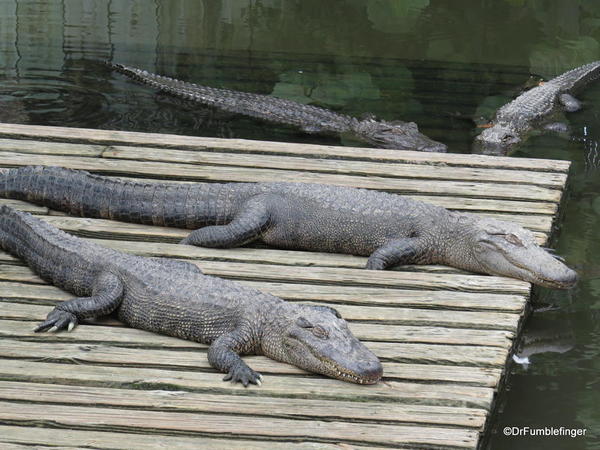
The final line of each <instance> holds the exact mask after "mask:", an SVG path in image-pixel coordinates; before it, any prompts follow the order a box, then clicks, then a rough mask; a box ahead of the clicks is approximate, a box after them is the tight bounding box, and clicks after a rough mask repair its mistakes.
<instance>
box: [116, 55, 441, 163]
mask: <svg viewBox="0 0 600 450" xmlns="http://www.w3.org/2000/svg"><path fill="white" fill-rule="evenodd" d="M108 64H109V65H110V67H112V68H113V69H114V70H116V71H117V72H120V73H122V74H124V75H126V76H128V77H130V78H132V79H133V80H136V81H138V82H140V83H143V84H146V85H148V86H152V87H153V88H156V89H159V90H161V91H163V92H167V93H169V94H171V95H174V96H176V97H181V98H184V99H186V100H192V101H195V102H198V103H203V104H205V105H209V106H212V107H215V108H219V109H222V110H224V111H228V112H233V113H236V114H244V115H246V116H251V117H256V118H258V119H262V120H266V121H269V122H275V123H282V124H286V125H293V126H296V127H299V128H300V129H301V130H302V131H304V132H305V133H331V132H333V133H339V134H348V135H351V136H353V137H354V138H356V139H358V140H361V141H364V142H367V143H369V144H371V145H373V146H375V147H383V148H392V149H400V150H402V149H404V150H418V151H424V152H445V151H446V149H447V148H446V146H445V145H444V144H442V143H440V142H436V141H434V140H432V139H430V138H428V137H427V136H425V135H423V134H421V133H419V128H418V127H417V124H416V123H414V122H401V121H393V122H386V121H384V120H375V119H374V118H373V117H369V118H366V119H364V120H359V119H356V118H355V117H350V116H346V115H344V114H337V113H334V112H333V111H330V110H327V109H324V108H318V107H316V106H310V105H303V104H301V103H296V102H293V101H291V100H285V99H282V98H277V97H271V96H268V95H260V94H251V93H247V92H239V91H231V90H227V89H217V88H211V87H207V86H200V85H197V84H194V83H187V82H185V81H179V80H176V79H174V78H169V77H165V76H161V75H156V74H153V73H150V72H147V71H145V70H141V69H136V68H135V67H128V66H124V65H121V64H111V63H108Z"/></svg>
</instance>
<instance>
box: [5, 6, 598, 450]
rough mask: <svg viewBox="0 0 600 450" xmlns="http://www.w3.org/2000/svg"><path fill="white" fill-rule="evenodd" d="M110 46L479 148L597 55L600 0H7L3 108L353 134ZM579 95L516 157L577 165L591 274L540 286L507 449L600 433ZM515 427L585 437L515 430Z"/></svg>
mask: <svg viewBox="0 0 600 450" xmlns="http://www.w3.org/2000/svg"><path fill="white" fill-rule="evenodd" d="M107 59H108V60H112V61H114V62H121V63H124V64H128V65H133V66H139V67H142V68H145V69H147V70H150V71H154V72H159V73H162V74H166V75H171V76H175V77H177V78H180V79H183V80H189V81H196V82H200V83H203V84H207V85H210V86H215V87H225V88H230V89H237V90H243V91H250V92H256V93H264V94H273V95H277V96H281V97H285V98H289V99H293V100H296V101H300V102H306V103H313V104H317V105H321V106H326V107H328V108H331V109H334V110H337V111H340V112H343V113H347V114H352V115H360V114H362V113H365V112H372V113H374V114H376V115H377V116H379V117H382V118H386V119H402V120H414V121H416V122H417V123H418V124H419V126H420V128H421V130H422V131H423V132H424V133H425V134H427V135H429V136H430V137H432V138H433V139H436V140H440V141H443V142H445V143H446V144H448V145H449V148H450V151H451V152H460V153H468V152H470V144H471V142H472V140H473V136H474V135H475V131H474V130H475V128H474V126H473V123H472V122H470V121H468V120H465V119H464V117H481V116H486V115H488V114H490V113H491V112H492V111H493V110H494V108H495V107H497V106H499V105H501V104H503V103H505V102H506V101H507V100H509V99H510V98H511V97H512V96H513V95H515V94H517V93H518V92H519V91H520V90H521V89H522V88H523V87H524V86H525V85H526V84H527V83H528V81H531V79H530V78H531V75H533V80H537V79H539V77H543V78H546V79H547V78H551V77H553V76H555V75H557V74H559V73H562V72H563V71H565V70H567V69H570V68H572V67H576V66H578V65H581V64H584V63H587V62H590V61H594V60H598V59H600V1H592V0H555V1H550V0H453V1H450V0H445V1H441V0H404V1H384V0H379V1H377V0H373V1H360V0H330V1H328V2H323V1H317V0H296V1H292V0H239V1H234V0H205V1H201V0H98V1H93V0H65V1H59V0H54V1H53V0H0V121H5V122H13V123H29V124H41V125H59V126H74V127H90V128H108V129H120V130H132V131H148V132H164V133H176V134H189V135H198V136H219V137H238V138H250V139H265V140H280V141H293V142H312V143H329V144H340V140H339V138H334V137H323V136H307V135H304V134H301V133H299V132H298V131H296V130H295V129H292V128H288V127H283V126H273V125H271V124H265V123H263V122H259V121H255V120H251V119H246V118H243V117H239V116H235V115H231V114H225V113H220V112H215V111H213V110H211V109H206V108H202V107H199V106H198V105H192V104H189V103H185V102H181V101H179V100H175V99H172V98H170V97H168V96H165V95H162V94H159V93H156V92H155V91H153V90H152V89H148V88H146V87H143V86H139V85H136V84H133V83H131V82H129V81H127V80H126V79H125V78H124V77H122V76H120V75H117V74H113V73H111V72H110V71H108V70H107V69H106V68H105V67H104V66H103V65H102V64H100V63H99V62H100V61H103V60H107ZM580 98H582V99H583V100H584V102H585V108H584V110H583V111H581V112H577V113H574V114H570V115H569V120H570V125H571V127H572V130H573V133H572V139H565V138H564V137H559V136H552V135H546V136H539V137H535V138H533V139H531V140H530V141H528V142H527V144H526V145H525V146H523V147H521V148H520V149H519V150H518V151H517V152H515V153H514V154H513V156H515V157H532V158H557V159H567V160H571V161H572V162H573V169H572V173H571V177H570V181H571V184H570V196H569V199H568V202H567V203H566V205H565V209H564V211H565V218H564V221H563V222H562V226H561V230H560V238H559V240H558V242H557V247H558V250H559V253H560V254H562V255H564V256H565V257H566V259H567V261H568V262H569V263H570V264H571V265H573V266H575V267H576V268H577V269H578V271H579V273H580V275H581V281H580V283H579V285H578V286H577V287H576V288H575V289H574V290H572V291H569V292H564V291H549V290H540V291H538V292H537V304H538V310H537V311H535V312H534V314H533V316H532V318H531V320H530V321H529V322H528V323H527V325H526V330H525V331H526V334H527V335H528V336H529V338H530V339H532V340H534V341H535V342H536V344H535V345H536V347H532V348H533V349H534V350H535V351H539V352H541V353H537V354H534V355H532V356H531V357H530V359H531V364H530V365H529V366H528V367H523V366H520V365H517V364H514V365H513V366H512V367H511V368H510V376H509V378H508V383H507V386H506V389H505V390H504V391H503V392H502V393H501V395H500V399H499V402H498V407H497V410H496V414H495V416H494V418H493V424H492V427H491V428H490V433H489V435H488V436H487V444H486V445H487V447H489V448H492V449H505V448H511V449H512V448H514V449H536V448H540V449H542V448H543V449H546V448H549V449H591V448H600V443H599V439H600V326H599V325H598V318H599V316H600V314H599V309H600V239H599V233H600V231H599V227H600V155H599V152H598V146H599V144H598V141H599V140H600V123H599V118H600V83H598V84H596V85H595V86H591V87H590V88H589V89H587V90H586V91H585V92H584V93H582V94H580ZM341 143H342V144H351V143H349V142H341ZM545 350H554V351H545ZM505 426H530V427H544V426H557V427H559V426H565V427H569V428H578V427H581V428H587V436H586V437H585V438H581V437H579V438H574V439H572V438H530V437H528V438H514V437H511V438H507V437H504V436H503V435H502V429H503V427H505Z"/></svg>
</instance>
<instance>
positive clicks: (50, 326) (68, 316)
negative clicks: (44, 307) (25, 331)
mask: <svg viewBox="0 0 600 450" xmlns="http://www.w3.org/2000/svg"><path fill="white" fill-rule="evenodd" d="M75 325H77V317H75V315H74V314H73V313H70V312H67V311H62V310H60V309H54V310H52V311H50V313H49V314H48V316H47V317H46V320H45V321H43V322H42V323H40V324H39V325H38V326H37V327H36V328H35V329H34V330H33V331H35V332H36V333H39V332H40V331H48V332H49V333H54V332H55V331H59V330H64V329H65V328H66V329H67V331H71V330H72V329H73V328H75Z"/></svg>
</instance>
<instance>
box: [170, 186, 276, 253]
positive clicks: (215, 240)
mask: <svg viewBox="0 0 600 450" xmlns="http://www.w3.org/2000/svg"><path fill="white" fill-rule="evenodd" d="M270 197H271V196H269V195H259V196H256V197H253V198H251V199H250V200H248V201H246V202H245V203H244V204H243V205H242V207H241V208H240V210H239V212H238V213H237V214H236V215H235V217H234V218H233V220H232V221H231V222H229V223H228V224H227V225H212V226H208V227H204V228H200V229H198V230H195V231H192V232H191V233H190V234H189V235H188V237H187V238H185V239H184V240H182V241H181V244H189V245H198V246H200V247H211V248H232V247H239V246H240V245H244V244H246V243H248V242H251V241H253V240H255V239H257V238H259V237H260V236H261V235H262V233H263V232H264V231H265V230H266V229H267V228H268V227H269V224H270V219H271V214H270V213H269V203H270V202H269V198H270Z"/></svg>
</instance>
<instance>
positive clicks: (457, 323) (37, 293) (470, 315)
mask: <svg viewBox="0 0 600 450" xmlns="http://www.w3.org/2000/svg"><path fill="white" fill-rule="evenodd" d="M2 287H3V289H2V292H1V294H0V298H2V299H20V300H25V301H30V302H37V303H40V302H43V303H44V304H55V303H57V302H59V301H65V300H69V299H72V298H73V296H72V295H71V294H69V293H67V292H64V291H62V290H60V289H59V288H57V287H55V286H46V285H34V284H19V283H14V284H11V285H10V286H9V285H7V284H2ZM311 303H315V304H323V303H322V302H317V301H315V302H311ZM325 304H326V303H325ZM334 306H335V308H336V309H337V310H338V311H339V312H340V313H341V314H342V316H344V318H346V319H347V320H349V321H356V320H358V321H370V322H378V323H381V324H396V325H413V326H416V325H425V326H448V327H454V328H474V329H491V330H508V331H511V332H514V331H516V329H517V325H518V320H519V317H520V316H519V314H511V313H498V312H474V311H452V310H448V311H445V312H444V313H443V314H440V312H439V311H437V310H429V309H419V308H404V307H382V306H372V307H368V308H365V307H363V306H355V305H343V304H336V305H334Z"/></svg>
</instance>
